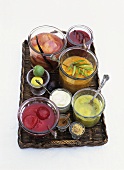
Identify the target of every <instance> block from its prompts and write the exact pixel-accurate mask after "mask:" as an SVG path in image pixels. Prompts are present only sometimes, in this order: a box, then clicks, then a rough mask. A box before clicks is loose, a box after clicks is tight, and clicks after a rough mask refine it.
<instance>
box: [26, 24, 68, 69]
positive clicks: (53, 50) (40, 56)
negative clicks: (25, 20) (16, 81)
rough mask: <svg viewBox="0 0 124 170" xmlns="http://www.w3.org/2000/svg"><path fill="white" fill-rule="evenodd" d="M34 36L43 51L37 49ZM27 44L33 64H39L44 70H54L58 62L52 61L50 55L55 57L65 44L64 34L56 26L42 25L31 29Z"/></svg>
mask: <svg viewBox="0 0 124 170" xmlns="http://www.w3.org/2000/svg"><path fill="white" fill-rule="evenodd" d="M36 36H37V37H38V42H39V44H40V47H41V49H42V50H43V52H42V53H41V52H40V51H39V48H38V46H37V41H36ZM28 44H29V49H30V59H31V63H32V65H33V66H35V65H41V66H43V67H44V68H45V69H46V70H48V71H52V70H55V69H56V67H57V66H58V62H56V61H52V60H51V59H50V58H51V55H55V57H56V58H58V57H59V54H60V53H61V51H62V50H63V49H65V47H66V45H67V40H66V37H65V34H63V32H62V31H61V30H59V29H58V28H56V27H53V26H49V25H43V26H39V27H37V28H35V29H33V30H32V31H31V32H30V35H29V36H28Z"/></svg>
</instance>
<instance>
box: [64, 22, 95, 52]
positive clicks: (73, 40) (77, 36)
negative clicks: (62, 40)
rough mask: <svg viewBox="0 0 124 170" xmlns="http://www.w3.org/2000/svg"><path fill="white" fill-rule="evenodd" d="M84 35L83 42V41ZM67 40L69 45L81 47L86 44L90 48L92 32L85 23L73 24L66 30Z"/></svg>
mask: <svg viewBox="0 0 124 170" xmlns="http://www.w3.org/2000/svg"><path fill="white" fill-rule="evenodd" d="M84 37H85V44H84V42H83V39H84ZM67 41H68V44H69V46H79V47H83V46H84V45H86V46H87V48H88V49H90V46H91V44H92V42H93V32H92V30H91V29H90V28H89V27H87V26H85V25H74V26H72V27H71V28H69V30H68V31H67Z"/></svg>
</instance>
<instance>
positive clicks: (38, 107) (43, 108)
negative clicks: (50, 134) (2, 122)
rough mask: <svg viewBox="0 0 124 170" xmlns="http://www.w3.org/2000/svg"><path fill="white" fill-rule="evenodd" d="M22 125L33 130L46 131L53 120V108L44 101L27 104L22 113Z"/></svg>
mask: <svg viewBox="0 0 124 170" xmlns="http://www.w3.org/2000/svg"><path fill="white" fill-rule="evenodd" d="M22 121H23V124H24V126H25V127H26V128H27V129H29V130H32V131H35V132H43V131H47V130H48V127H49V128H52V127H53V125H54V122H55V114H54V112H53V110H52V109H51V108H50V107H49V106H48V105H46V104H44V103H34V104H31V105H30V106H27V107H26V108H25V109H24V111H23V115H22Z"/></svg>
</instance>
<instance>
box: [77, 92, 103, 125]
mask: <svg viewBox="0 0 124 170" xmlns="http://www.w3.org/2000/svg"><path fill="white" fill-rule="evenodd" d="M92 98H93V96H92V95H82V96H80V97H78V98H77V99H76V100H75V103H74V114H75V118H76V120H78V121H80V122H81V123H83V125H84V126H86V127H92V126H94V125H95V124H96V123H97V122H98V121H99V119H100V116H101V114H100V113H101V111H102V109H103V104H102V103H101V101H100V100H99V99H98V98H95V99H94V101H93V103H92V104H90V103H89V102H90V100H91V99H92Z"/></svg>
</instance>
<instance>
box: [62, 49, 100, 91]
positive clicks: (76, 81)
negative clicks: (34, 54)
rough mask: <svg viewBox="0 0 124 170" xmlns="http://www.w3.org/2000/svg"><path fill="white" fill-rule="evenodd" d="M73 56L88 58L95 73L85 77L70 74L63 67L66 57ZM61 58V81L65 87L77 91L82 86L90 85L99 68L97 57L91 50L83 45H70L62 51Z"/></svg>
mask: <svg viewBox="0 0 124 170" xmlns="http://www.w3.org/2000/svg"><path fill="white" fill-rule="evenodd" d="M72 56H79V57H80V60H81V59H82V58H85V59H87V60H88V61H89V62H90V63H91V64H92V66H93V73H92V74H91V75H89V76H87V77H84V78H77V77H73V76H71V75H68V74H67V73H66V72H65V71H64V69H63V68H62V64H63V62H64V61H65V60H66V59H68V58H70V57H72ZM59 60H60V67H59V75H60V82H61V85H62V87H63V88H65V89H67V90H69V91H70V92H71V93H75V92H76V91H78V90H80V89H82V88H86V87H89V85H90V83H91V81H92V78H93V77H94V76H95V74H96V72H97V69H98V60H97V57H96V56H95V55H94V54H93V53H92V52H91V51H90V50H85V49H83V48H81V47H70V48H67V49H65V50H64V51H63V52H62V53H61V55H60V57H59Z"/></svg>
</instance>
